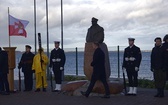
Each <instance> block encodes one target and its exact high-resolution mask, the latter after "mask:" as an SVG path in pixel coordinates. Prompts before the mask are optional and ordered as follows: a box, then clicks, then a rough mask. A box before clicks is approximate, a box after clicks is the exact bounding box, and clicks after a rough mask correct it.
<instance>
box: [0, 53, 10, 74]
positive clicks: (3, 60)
mask: <svg viewBox="0 0 168 105" xmlns="http://www.w3.org/2000/svg"><path fill="white" fill-rule="evenodd" d="M0 73H4V74H5V73H9V68H8V54H7V52H6V51H2V50H1V51H0Z"/></svg>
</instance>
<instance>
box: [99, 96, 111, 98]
mask: <svg viewBox="0 0 168 105" xmlns="http://www.w3.org/2000/svg"><path fill="white" fill-rule="evenodd" d="M101 98H110V95H104V96H103V97H101Z"/></svg>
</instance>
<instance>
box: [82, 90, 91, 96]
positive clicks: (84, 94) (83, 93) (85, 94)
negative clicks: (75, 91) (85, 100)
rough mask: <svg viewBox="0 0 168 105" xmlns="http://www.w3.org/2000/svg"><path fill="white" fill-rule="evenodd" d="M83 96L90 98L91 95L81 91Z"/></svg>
mask: <svg viewBox="0 0 168 105" xmlns="http://www.w3.org/2000/svg"><path fill="white" fill-rule="evenodd" d="M81 94H82V95H83V96H85V97H88V96H89V95H88V94H87V93H86V92H83V91H81Z"/></svg>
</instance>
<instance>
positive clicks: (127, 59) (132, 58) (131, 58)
mask: <svg viewBox="0 0 168 105" xmlns="http://www.w3.org/2000/svg"><path fill="white" fill-rule="evenodd" d="M135 60H136V59H135V57H125V61H135Z"/></svg>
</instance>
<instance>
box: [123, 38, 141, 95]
mask: <svg viewBox="0 0 168 105" xmlns="http://www.w3.org/2000/svg"><path fill="white" fill-rule="evenodd" d="M134 40H135V39H134V38H128V42H129V46H128V47H127V48H126V49H125V51H124V57H123V65H122V68H123V70H126V71H127V76H128V81H129V92H128V95H136V94H137V86H138V71H139V66H140V63H141V59H142V55H141V50H140V48H139V47H137V46H135V45H134Z"/></svg>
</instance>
